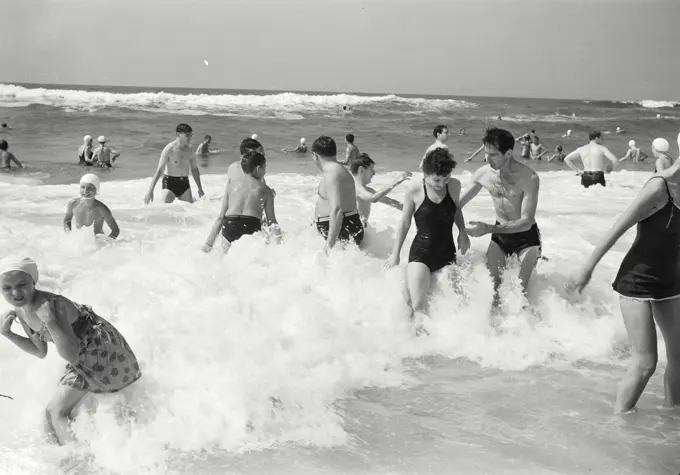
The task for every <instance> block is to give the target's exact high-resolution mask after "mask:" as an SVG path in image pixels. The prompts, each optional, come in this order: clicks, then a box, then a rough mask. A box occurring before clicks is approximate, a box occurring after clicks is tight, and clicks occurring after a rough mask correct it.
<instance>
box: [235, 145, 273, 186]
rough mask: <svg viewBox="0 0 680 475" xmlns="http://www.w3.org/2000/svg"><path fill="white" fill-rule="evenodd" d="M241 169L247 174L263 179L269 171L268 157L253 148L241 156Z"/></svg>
mask: <svg viewBox="0 0 680 475" xmlns="http://www.w3.org/2000/svg"><path fill="white" fill-rule="evenodd" d="M241 169H242V170H243V173H245V174H246V175H252V176H253V177H255V178H257V179H258V180H261V179H262V177H263V176H264V175H265V173H267V159H266V158H264V155H262V154H261V153H259V152H256V151H254V150H251V151H249V152H246V154H245V155H243V157H241Z"/></svg>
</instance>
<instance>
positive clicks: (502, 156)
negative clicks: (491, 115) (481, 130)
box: [482, 127, 515, 170]
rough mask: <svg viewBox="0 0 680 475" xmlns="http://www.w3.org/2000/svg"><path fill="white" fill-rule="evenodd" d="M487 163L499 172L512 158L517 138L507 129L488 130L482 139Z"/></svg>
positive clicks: (493, 128)
mask: <svg viewBox="0 0 680 475" xmlns="http://www.w3.org/2000/svg"><path fill="white" fill-rule="evenodd" d="M482 143H483V144H484V153H485V155H486V161H487V162H489V165H490V166H491V168H493V169H494V170H499V169H501V168H503V166H505V164H506V163H507V162H508V160H510V159H511V158H512V150H513V149H514V148H515V138H514V137H513V136H512V134H511V133H510V132H508V131H507V130H505V129H498V128H496V127H492V128H490V129H487V131H486V133H485V134H484V138H483V139H482Z"/></svg>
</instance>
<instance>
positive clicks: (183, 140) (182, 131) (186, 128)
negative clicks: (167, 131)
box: [175, 124, 194, 145]
mask: <svg viewBox="0 0 680 475" xmlns="http://www.w3.org/2000/svg"><path fill="white" fill-rule="evenodd" d="M175 133H176V134H177V137H179V143H180V145H188V144H189V143H191V137H193V135H194V130H193V129H192V128H191V126H190V125H189V124H179V125H178V126H177V127H175Z"/></svg>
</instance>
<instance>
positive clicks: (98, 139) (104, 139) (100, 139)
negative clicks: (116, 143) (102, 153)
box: [97, 135, 106, 144]
mask: <svg viewBox="0 0 680 475" xmlns="http://www.w3.org/2000/svg"><path fill="white" fill-rule="evenodd" d="M97 142H99V143H100V144H105V143H106V137H104V136H103V135H100V136H99V138H97Z"/></svg>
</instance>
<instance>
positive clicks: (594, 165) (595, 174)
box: [564, 130, 618, 188]
mask: <svg viewBox="0 0 680 475" xmlns="http://www.w3.org/2000/svg"><path fill="white" fill-rule="evenodd" d="M588 140H590V142H589V143H587V144H586V145H584V146H583V147H579V148H577V149H576V150H574V151H573V152H571V153H570V154H569V155H567V156H566V157H565V158H564V163H566V164H567V166H568V167H569V168H571V169H572V170H574V171H575V172H576V173H578V174H579V175H581V185H583V186H584V187H585V188H588V187H589V186H592V185H598V184H599V185H602V186H607V182H606V181H605V179H604V174H605V172H607V171H608V170H607V168H608V167H607V163H606V162H605V160H609V161H610V162H611V167H612V168H614V166H616V164H617V163H618V159H617V158H616V156H615V155H614V154H613V153H612V152H611V151H610V150H609V149H608V148H607V147H605V146H604V145H602V142H603V139H602V134H601V133H600V132H599V131H597V130H594V131H592V132H590V134H588ZM577 158H580V159H581V161H582V162H583V171H581V170H579V169H578V167H576V166H575V165H574V164H573V163H572V162H573V161H574V160H576V159H577Z"/></svg>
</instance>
